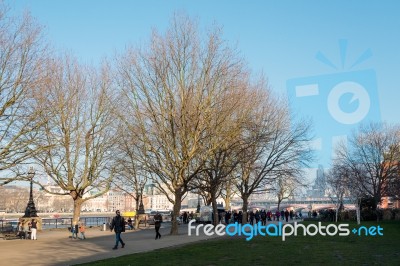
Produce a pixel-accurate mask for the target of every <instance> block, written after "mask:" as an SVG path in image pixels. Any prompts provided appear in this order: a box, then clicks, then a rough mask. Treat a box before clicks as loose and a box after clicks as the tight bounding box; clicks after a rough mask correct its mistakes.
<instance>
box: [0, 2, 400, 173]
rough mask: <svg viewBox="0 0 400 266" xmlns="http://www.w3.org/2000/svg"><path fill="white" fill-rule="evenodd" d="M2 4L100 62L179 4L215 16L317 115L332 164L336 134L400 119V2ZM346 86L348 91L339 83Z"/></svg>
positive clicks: (256, 63)
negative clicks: (306, 92) (354, 117)
mask: <svg viewBox="0 0 400 266" xmlns="http://www.w3.org/2000/svg"><path fill="white" fill-rule="evenodd" d="M5 2H6V3H7V4H8V5H9V6H10V7H11V8H12V9H13V12H14V13H16V14H21V13H22V12H23V11H24V10H29V11H30V12H31V14H32V15H33V16H34V17H35V18H37V20H38V22H39V23H40V24H42V25H44V26H45V32H46V34H47V37H48V39H49V41H50V42H51V43H52V44H53V45H54V47H55V48H56V49H57V50H60V51H61V50H67V51H69V52H72V53H73V54H74V55H75V56H77V57H78V58H79V59H80V60H81V61H83V62H91V63H94V64H96V63H98V62H99V61H100V60H101V59H102V58H103V57H105V56H106V57H112V56H113V54H114V52H115V51H122V50H123V49H124V47H125V46H127V45H138V44H142V43H145V42H147V41H148V40H149V36H150V33H151V29H152V28H157V29H159V30H160V31H163V30H164V29H165V28H166V27H167V26H168V23H169V20H170V18H171V17H172V15H173V13H174V12H186V13H187V14H188V15H190V16H192V17H195V18H197V19H198V20H199V22H200V24H201V25H202V26H204V27H207V26H210V25H212V23H214V22H216V23H217V24H218V25H221V26H222V27H223V30H224V37H225V39H226V40H228V41H229V42H231V43H232V45H237V47H238V50H240V52H241V53H242V54H243V56H244V57H245V58H246V59H247V61H248V63H249V66H250V67H251V68H252V69H253V71H255V72H256V73H260V72H263V73H264V74H265V75H266V76H267V77H268V79H269V83H270V86H271V87H272V88H273V89H274V90H275V91H277V92H278V93H284V94H286V93H288V95H289V101H290V102H291V103H292V106H293V109H294V110H296V113H297V114H298V115H300V116H306V117H310V118H311V119H313V121H314V123H315V125H316V132H315V135H316V138H317V139H320V142H319V143H317V144H316V145H317V146H318V147H319V148H321V150H320V153H319V154H318V156H317V158H318V159H319V160H320V161H319V162H316V164H318V163H322V164H323V165H324V166H327V165H328V162H329V157H330V154H331V149H332V147H331V146H332V145H331V144H332V139H337V138H340V136H343V135H348V134H349V132H350V131H351V130H352V129H353V128H355V127H357V126H358V124H359V123H365V122H368V120H374V121H377V120H381V121H386V122H389V123H399V122H400V118H399V108H398V104H399V103H398V102H399V99H400V52H399V48H398V47H400V16H399V15H398V14H399V12H400V1H394V0H393V1H354V0H353V1H349V0H347V1H329V2H328V1H322V0H321V1H233V0H230V1H225V0H222V1H207V0H206V1H205V0H202V1H200V0H198V1H188V0H186V1H172V0H171V1H120V0H115V1H99V0H86V1H78V0H68V1H66V0H57V1H54V0H41V1H33V0H31V1H28V0H19V1H5ZM318 53H319V55H320V56H319V60H318V59H317V58H316V55H317V54H318ZM362 55H364V57H362ZM360 57H361V58H360ZM357 59H360V63H359V64H356V65H354V66H353V64H354V63H355V62H356V61H357ZM362 59H364V60H362ZM327 60H328V61H329V62H330V63H331V66H329V63H328V61H327ZM333 65H334V66H336V68H334V67H332V66H333ZM310 84H313V86H314V87H313V88H314V89H315V86H317V87H318V90H319V91H318V93H317V94H315V93H314V95H313V96H310V97H309V98H307V97H300V98H299V97H296V93H295V91H296V90H297V89H299V88H300V87H301V86H306V85H310ZM346 84H347V85H348V86H350V89H347V87H346V88H343V86H344V85H346ZM357 84H358V85H357ZM342 85H343V86H342ZM359 85H360V86H359ZM298 86H300V87H298ZM301 88H303V87H301ZM308 89H310V88H308ZM333 89H335V93H332V94H330V92H331V91H332V90H333ZM347 90H349V91H347ZM363 91H364V92H366V93H367V94H366V95H367V96H365V93H364V94H363ZM338 93H339V94H340V93H342V94H340V95H339V96H340V97H339V96H338V97H339V98H337V97H336V98H335V95H336V94H338ZM360 93H361V94H360ZM334 94H335V95H334ZM354 95H356V97H355V98H354V97H353V96H354ZM365 97H367V98H369V100H368V101H367V102H368V104H367V107H365ZM327 98H329V99H330V100H327ZM332 99H336V100H337V101H338V103H337V105H335V103H332V102H330V101H333V100H332ZM329 102H330V103H329ZM329 105H331V107H330V108H331V109H329V107H327V106H329ZM332 106H333V107H332ZM335 106H339V109H341V110H343V111H344V113H341V114H342V115H343V116H346V112H347V113H350V114H351V113H352V112H355V110H358V108H359V107H360V106H364V107H365V108H367V109H366V110H367V111H368V112H367V113H363V114H360V115H361V117H362V119H361V120H360V121H353V122H352V123H350V124H343V121H344V120H343V119H342V118H340V117H337V116H336V118H334V119H333V118H332V117H334V116H335V115H332V112H333V111H332V110H333V109H335V108H336V107H335ZM368 107H369V109H368ZM332 108H333V109H332ZM365 108H364V109H365ZM328 109H329V110H328ZM336 109H337V108H336ZM336 109H335V110H336ZM339 109H337V110H339ZM338 112H340V111H338ZM330 115H332V116H330ZM335 119H336V120H335ZM350 120H351V119H350ZM316 164H315V165H314V166H316Z"/></svg>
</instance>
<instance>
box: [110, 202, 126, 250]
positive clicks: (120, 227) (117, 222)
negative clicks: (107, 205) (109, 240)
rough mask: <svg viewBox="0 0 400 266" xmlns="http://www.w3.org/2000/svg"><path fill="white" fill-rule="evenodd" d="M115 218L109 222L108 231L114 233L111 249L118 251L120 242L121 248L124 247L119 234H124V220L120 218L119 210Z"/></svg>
mask: <svg viewBox="0 0 400 266" xmlns="http://www.w3.org/2000/svg"><path fill="white" fill-rule="evenodd" d="M115 213H116V216H115V217H114V218H113V219H112V221H111V226H110V231H111V232H112V230H114V232H115V246H114V247H113V249H118V243H119V242H121V247H122V248H124V247H125V243H124V241H123V240H122V238H121V233H122V232H125V219H124V217H122V216H121V213H120V212H119V210H117V211H116V212H115Z"/></svg>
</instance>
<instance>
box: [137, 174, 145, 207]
mask: <svg viewBox="0 0 400 266" xmlns="http://www.w3.org/2000/svg"><path fill="white" fill-rule="evenodd" d="M139 188H140V203H139V210H138V213H139V214H144V206H143V180H142V179H141V180H140V183H139Z"/></svg>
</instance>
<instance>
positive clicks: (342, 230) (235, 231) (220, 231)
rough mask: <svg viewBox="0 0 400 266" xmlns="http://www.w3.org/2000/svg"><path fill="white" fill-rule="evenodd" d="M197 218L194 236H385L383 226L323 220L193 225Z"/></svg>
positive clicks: (192, 222)
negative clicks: (326, 222) (354, 225)
mask: <svg viewBox="0 0 400 266" xmlns="http://www.w3.org/2000/svg"><path fill="white" fill-rule="evenodd" d="M195 222H196V220H191V221H190V222H189V224H188V235H189V236H192V231H193V232H194V234H195V236H199V235H200V233H201V232H202V233H203V234H205V235H206V236H213V235H218V236H225V235H228V236H245V237H246V240H247V241H250V240H252V239H253V237H255V236H264V237H265V236H268V237H281V238H282V241H285V240H286V238H287V237H288V236H298V235H303V236H316V235H321V236H336V235H339V236H349V235H350V232H352V233H353V234H355V235H358V236H383V228H382V227H381V226H379V225H378V226H370V227H365V226H361V227H359V228H353V229H352V230H350V229H349V227H350V225H349V224H338V225H336V224H328V225H322V223H321V222H318V224H308V225H304V224H299V223H297V222H294V223H293V224H290V223H287V224H283V223H282V222H278V223H276V224H274V223H271V224H268V225H262V223H261V222H258V223H257V224H254V225H251V224H243V225H242V224H239V223H233V224H228V225H224V224H218V225H217V226H214V225H212V224H206V225H204V224H198V225H193V224H194V223H195Z"/></svg>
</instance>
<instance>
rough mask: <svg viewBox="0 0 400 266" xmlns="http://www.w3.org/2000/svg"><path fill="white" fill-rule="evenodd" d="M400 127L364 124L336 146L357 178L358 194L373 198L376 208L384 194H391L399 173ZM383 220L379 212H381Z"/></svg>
mask: <svg viewBox="0 0 400 266" xmlns="http://www.w3.org/2000/svg"><path fill="white" fill-rule="evenodd" d="M398 132H399V127H398V126H389V125H387V124H382V123H370V124H368V125H362V126H360V128H359V130H358V131H357V132H355V133H354V134H353V136H351V137H350V138H349V141H348V145H345V144H344V143H342V144H341V145H339V146H338V148H337V149H336V157H337V158H338V160H340V162H341V165H346V166H347V167H348V171H349V175H350V176H352V177H353V178H354V180H353V181H352V183H353V186H354V185H356V186H357V190H358V193H357V194H359V195H360V194H361V195H365V196H368V197H371V198H372V199H373V201H374V206H373V207H374V209H376V208H377V206H378V205H379V204H380V202H381V200H382V197H387V196H389V195H390V184H391V183H392V181H393V178H394V177H396V175H397V174H398V173H399V164H398V150H399V145H400V138H399V133H398ZM377 217H378V219H379V215H377Z"/></svg>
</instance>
